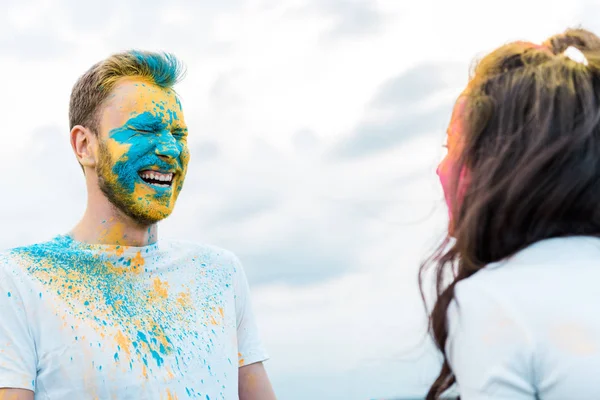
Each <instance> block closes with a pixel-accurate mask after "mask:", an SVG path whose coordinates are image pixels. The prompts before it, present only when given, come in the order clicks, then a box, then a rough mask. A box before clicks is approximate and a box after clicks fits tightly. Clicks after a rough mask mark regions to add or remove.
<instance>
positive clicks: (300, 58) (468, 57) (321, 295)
mask: <svg viewBox="0 0 600 400" xmlns="http://www.w3.org/2000/svg"><path fill="white" fill-rule="evenodd" d="M594 3H596V4H594ZM0 4H1V5H2V8H1V11H0V76H1V79H2V93H3V96H1V97H0V110H1V111H0V112H1V115H0V116H1V120H2V129H0V139H1V140H0V143H1V144H2V145H1V146H0V167H1V168H2V171H3V182H2V189H1V192H0V194H1V195H0V221H1V226H2V229H1V230H0V249H5V248H9V247H12V246H16V245H22V244H27V243H31V242H35V241H41V240H46V239H48V238H51V237H52V236H54V235H55V234H58V233H65V232H67V231H68V230H69V229H70V228H71V227H72V226H73V225H74V224H75V223H76V222H77V220H78V219H79V218H80V216H81V215H82V213H83V211H84V203H85V187H84V180H83V177H82V175H81V171H80V170H79V167H78V165H77V163H76V161H75V159H74V156H73V155H72V153H71V149H70V146H69V143H68V119H67V111H68V100H69V95H70V90H71V87H72V85H73V83H74V82H75V80H76V79H77V77H78V76H80V75H81V74H82V73H83V72H84V71H85V70H86V69H87V68H89V67H90V66H91V65H92V64H93V63H95V62H96V61H99V60H100V59H102V58H104V57H106V56H108V55H110V54H111V53H114V52H117V51H120V50H124V49H128V48H140V49H147V50H166V51H170V52H173V53H175V54H176V55H177V56H178V57H179V58H181V59H182V60H183V61H184V62H185V63H186V65H187V68H188V74H187V78H186V79H185V80H184V81H183V82H182V83H181V84H180V85H179V86H178V92H179V93H180V95H181V98H182V103H183V107H184V112H185V116H186V120H187V123H188V126H189V130H190V136H189V143H190V147H191V152H192V160H191V162H190V168H189V172H188V177H187V180H186V184H185V188H184V191H183V192H182V195H181V197H180V200H179V202H178V206H177V207H176V210H175V213H174V214H173V216H172V217H170V218H169V219H168V220H166V221H165V222H164V223H163V224H162V227H161V236H162V237H169V238H186V239H192V240H196V241H203V242H208V243H212V244H215V245H218V246H221V247H225V248H228V249H230V250H232V251H234V252H235V253H237V254H238V256H239V257H240V258H241V260H242V261H243V262H244V264H245V266H246V270H247V274H248V276H249V279H250V283H251V287H252V290H253V300H254V303H255V308H256V312H257V314H258V318H259V322H260V326H261V330H262V334H263V336H264V341H265V342H266V345H267V347H268V350H269V352H270V354H271V357H272V359H271V360H270V361H269V362H268V363H267V368H268V371H269V374H270V376H271V379H272V381H273V385H274V387H275V390H276V392H277V394H278V396H279V398H281V399H284V400H287V399H289V400H306V399H314V400H321V399H323V400H334V399H340V400H341V399H343V400H355V399H356V400H358V399H370V398H371V399H374V398H391V397H411V396H415V397H418V396H422V395H423V393H424V392H425V390H426V387H427V385H428V384H429V383H430V381H431V379H432V378H433V376H434V374H435V373H437V359H436V355H435V353H434V352H433V351H432V348H431V346H430V345H429V344H428V342H427V341H426V340H424V317H423V312H422V306H421V303H420V299H419V297H418V290H417V285H416V273H417V269H418V266H419V262H420V261H421V260H422V259H423V257H425V256H426V255H427V254H428V251H429V250H430V249H432V247H433V246H434V245H435V244H436V243H437V242H438V240H439V239H440V238H441V237H442V234H443V229H444V225H445V223H446V211H445V209H444V204H443V201H442V193H441V190H440V188H439V187H438V182H437V178H436V175H435V167H436V165H437V162H438V161H439V160H440V158H441V156H442V155H443V153H442V151H443V149H442V147H441V145H442V144H443V141H444V132H445V128H446V125H447V123H448V120H449V118H450V113H451V108H452V103H453V100H454V99H455V97H456V96H457V95H458V94H459V93H460V91H461V90H462V88H463V87H464V85H465V84H466V83H467V78H468V71H469V67H470V65H471V63H472V61H473V59H474V58H475V57H478V56H481V55H483V54H484V53H485V52H487V51H489V50H491V49H493V48H495V47H497V46H498V45H500V44H502V43H504V42H506V41H509V40H514V39H528V40H533V41H541V40H543V39H544V38H545V37H547V36H549V35H551V34H553V33H556V32H559V31H562V30H564V29H565V28H566V27H568V26H575V25H578V24H583V25H584V26H585V27H587V28H590V29H592V30H596V31H597V32H600V6H599V5H597V4H598V3H597V2H594V1H588V2H586V1H582V0H572V1H570V2H567V1H557V0H536V1H528V0H505V1H503V2H501V3H498V2H495V3H484V2H481V1H475V0H452V1H442V0H419V1H410V2H409V1H402V0H289V1H288V0H279V1H275V0H219V1H216V0H202V1H200V0H195V1H192V0H190V1H183V0H179V1H173V0H171V1H168V2H167V1H157V0H144V1H142V0H135V1H123V0H104V1H103V2H100V1H93V2H92V1H82V0H55V1H53V0H38V1H31V0H27V1H25V0H0Z"/></svg>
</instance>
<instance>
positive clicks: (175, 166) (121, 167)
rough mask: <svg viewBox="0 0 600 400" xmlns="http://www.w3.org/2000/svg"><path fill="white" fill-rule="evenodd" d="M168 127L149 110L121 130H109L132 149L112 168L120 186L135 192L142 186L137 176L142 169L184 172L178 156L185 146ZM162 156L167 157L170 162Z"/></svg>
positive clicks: (129, 121) (111, 134)
mask: <svg viewBox="0 0 600 400" xmlns="http://www.w3.org/2000/svg"><path fill="white" fill-rule="evenodd" d="M169 125H170V123H165V122H163V120H162V118H160V116H158V115H156V114H154V113H151V112H149V111H146V112H144V113H142V114H139V115H136V116H135V117H133V118H131V119H129V120H128V121H127V122H126V123H125V124H124V125H123V126H122V127H120V128H116V129H113V130H112V131H110V134H109V135H110V136H109V137H110V138H111V139H113V140H115V141H116V142H118V143H119V144H121V145H128V146H129V149H128V151H127V152H126V153H125V155H124V157H122V159H121V160H116V162H115V164H114V166H113V168H112V172H113V173H114V174H115V175H116V176H117V177H118V178H117V179H118V182H119V184H120V185H121V186H122V187H123V188H124V189H125V190H126V191H127V192H128V193H133V190H134V188H135V184H136V183H140V181H141V178H140V177H139V175H138V173H139V172H140V171H142V170H143V169H149V168H151V167H154V168H158V169H159V170H161V171H173V172H179V173H181V171H182V170H183V168H184V166H183V163H182V160H181V159H180V157H179V156H180V155H181V153H182V152H183V151H184V147H185V146H186V144H185V142H184V141H183V140H181V137H179V136H178V135H179V132H177V131H175V134H173V132H171V131H170V130H169V129H168V127H169ZM160 156H164V157H168V158H169V161H165V160H164V159H163V158H161V157H160ZM169 189H171V188H169ZM159 196H160V194H159Z"/></svg>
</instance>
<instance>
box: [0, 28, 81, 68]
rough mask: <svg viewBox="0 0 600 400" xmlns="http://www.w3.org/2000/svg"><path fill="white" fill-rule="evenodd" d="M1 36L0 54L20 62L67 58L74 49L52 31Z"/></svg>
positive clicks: (39, 30) (40, 30)
mask: <svg viewBox="0 0 600 400" xmlns="http://www.w3.org/2000/svg"><path fill="white" fill-rule="evenodd" d="M3 36H4V37H3V38H2V39H0V53H1V54H2V55H3V56H9V57H15V58H17V59H18V60H22V61H52V60H56V59H58V58H61V57H67V56H69V55H70V54H72V52H73V51H74V48H75V47H74V46H73V44H72V43H70V42H68V41H66V40H63V39H62V38H61V37H60V36H59V35H58V34H57V33H56V32H55V31H53V30H43V29H35V30H33V31H25V32H19V31H17V32H13V33H12V34H10V35H3Z"/></svg>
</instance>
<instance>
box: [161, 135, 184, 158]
mask: <svg viewBox="0 0 600 400" xmlns="http://www.w3.org/2000/svg"><path fill="white" fill-rule="evenodd" d="M180 154H181V150H179V147H177V142H176V140H175V138H173V137H172V136H171V135H170V134H169V135H165V137H161V138H160V140H159V142H158V143H157V145H156V155H158V156H159V157H160V158H172V159H175V158H177V157H179V155H180Z"/></svg>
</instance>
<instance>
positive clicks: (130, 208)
mask: <svg viewBox="0 0 600 400" xmlns="http://www.w3.org/2000/svg"><path fill="white" fill-rule="evenodd" d="M112 165H113V162H112V160H111V158H110V152H109V150H108V146H107V145H106V144H105V143H104V142H103V141H99V144H98V164H97V165H96V174H97V176H98V187H99V188H100V190H101V191H102V193H104V196H106V198H107V199H108V201H109V202H110V203H111V204H112V205H113V206H114V207H115V208H116V209H117V210H118V211H120V212H122V213H123V214H125V215H126V216H128V217H129V218H131V219H132V220H133V221H134V222H135V223H136V224H138V225H140V226H149V225H152V224H155V223H157V222H158V221H160V220H161V219H162V218H159V219H156V218H152V217H151V215H150V214H151V213H147V212H143V210H142V209H141V207H140V206H139V204H137V203H136V202H135V200H134V199H133V197H134V196H133V194H128V193H126V191H125V189H124V188H123V187H122V186H121V185H119V184H118V182H113V181H112V180H111V179H106V174H107V173H108V172H109V171H110V170H111V168H112Z"/></svg>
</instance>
